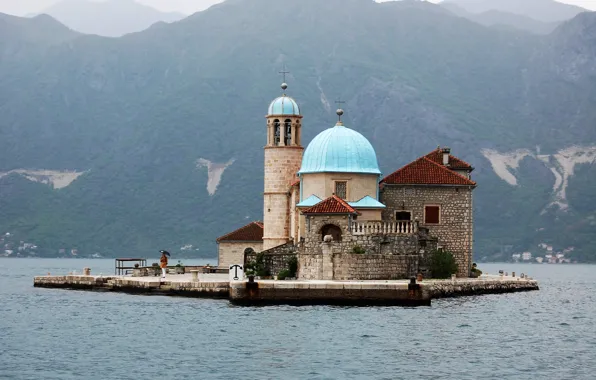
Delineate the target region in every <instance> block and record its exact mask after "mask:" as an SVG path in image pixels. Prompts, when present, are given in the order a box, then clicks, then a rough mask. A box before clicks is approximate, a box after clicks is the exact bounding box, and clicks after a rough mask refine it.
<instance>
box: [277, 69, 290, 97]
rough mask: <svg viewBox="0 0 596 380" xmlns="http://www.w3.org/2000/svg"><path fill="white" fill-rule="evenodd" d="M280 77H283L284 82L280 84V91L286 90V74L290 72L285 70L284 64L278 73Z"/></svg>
mask: <svg viewBox="0 0 596 380" xmlns="http://www.w3.org/2000/svg"><path fill="white" fill-rule="evenodd" d="M279 73H280V74H281V75H283V78H284V81H283V83H282V84H281V89H282V90H284V91H285V90H286V89H287V88H288V84H287V83H286V74H289V73H290V72H289V71H288V70H287V69H286V65H285V64H284V68H283V69H282V70H281V71H280V72H279Z"/></svg>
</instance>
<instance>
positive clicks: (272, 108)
mask: <svg viewBox="0 0 596 380" xmlns="http://www.w3.org/2000/svg"><path fill="white" fill-rule="evenodd" d="M268 115H269V116H272V115H280V116H281V115H284V116H285V115H294V116H299V115H300V108H298V104H297V103H296V101H295V100H294V99H292V98H290V97H289V96H285V95H284V96H280V97H279V98H277V99H275V100H274V101H272V102H271V104H270V105H269V113H268Z"/></svg>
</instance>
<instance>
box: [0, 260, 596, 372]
mask: <svg viewBox="0 0 596 380" xmlns="http://www.w3.org/2000/svg"><path fill="white" fill-rule="evenodd" d="M149 262H151V260H149ZM214 262H215V260H211V263H214ZM185 263H186V261H185ZM197 263H198V262H197ZM203 263H205V261H203ZM187 264H191V262H188V263H187ZM85 266H89V267H91V268H92V273H94V274H99V273H103V274H105V275H109V274H112V273H113V267H114V262H113V260H66V259H35V260H33V259H0V379H35V380H39V379H63V380H66V379H159V380H163V379H518V380H519V379H596V274H595V272H596V266H590V265H547V264H543V265H539V264H533V265H527V264H526V265H524V264H490V265H489V264H483V265H481V266H480V268H481V269H483V270H484V271H485V272H488V273H497V271H498V270H499V269H503V270H505V271H508V272H511V271H516V272H519V273H522V272H523V273H528V274H530V275H531V276H533V277H534V278H536V279H538V280H539V281H540V286H541V290H540V291H537V292H528V293H517V294H506V295H490V296H479V297H467V298H459V299H447V300H437V301H433V303H432V306H431V307H420V308H403V307H370V308H351V307H326V306H314V307H289V306H276V307H254V308H252V307H249V308H247V307H235V306H231V305H230V304H229V303H228V302H227V301H225V300H202V299H188V298H173V297H161V296H135V295H126V294H115V293H94V292H83V291H68V290H52V289H36V288H34V287H33V276H35V275H44V274H47V273H48V272H49V273H51V274H56V275H58V274H66V273H68V272H70V271H73V270H77V271H78V272H79V273H80V272H81V271H82V268H83V267H85Z"/></svg>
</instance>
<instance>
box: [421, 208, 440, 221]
mask: <svg viewBox="0 0 596 380" xmlns="http://www.w3.org/2000/svg"><path fill="white" fill-rule="evenodd" d="M440 215H441V207H440V206H424V223H425V224H439V223H440V222H441V218H440Z"/></svg>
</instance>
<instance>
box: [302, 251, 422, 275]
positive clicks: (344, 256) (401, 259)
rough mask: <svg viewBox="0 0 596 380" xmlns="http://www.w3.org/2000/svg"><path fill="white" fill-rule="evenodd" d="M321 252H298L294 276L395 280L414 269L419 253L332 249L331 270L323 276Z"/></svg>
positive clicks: (416, 268)
mask: <svg viewBox="0 0 596 380" xmlns="http://www.w3.org/2000/svg"><path fill="white" fill-rule="evenodd" d="M324 258H325V256H324V255H323V254H314V255H299V256H298V278H299V279H301V280H321V279H328V280H336V281H352V280H398V279H407V278H410V277H411V276H415V275H416V273H418V268H419V263H420V256H419V255H404V256H400V255H379V254H355V253H334V254H333V255H331V260H332V265H333V273H332V276H331V278H325V276H324V274H323V273H324V271H323V269H324Z"/></svg>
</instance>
